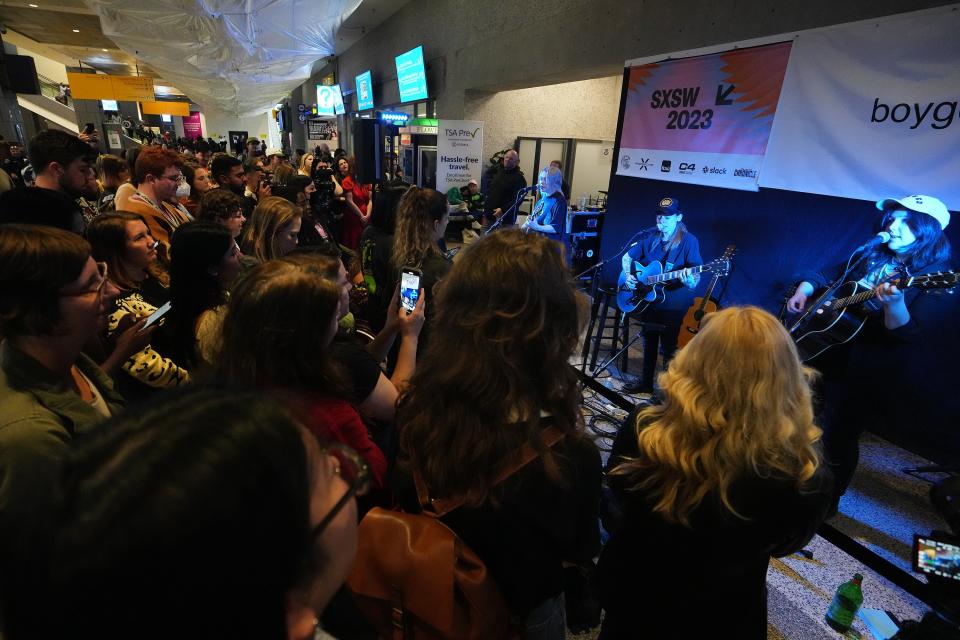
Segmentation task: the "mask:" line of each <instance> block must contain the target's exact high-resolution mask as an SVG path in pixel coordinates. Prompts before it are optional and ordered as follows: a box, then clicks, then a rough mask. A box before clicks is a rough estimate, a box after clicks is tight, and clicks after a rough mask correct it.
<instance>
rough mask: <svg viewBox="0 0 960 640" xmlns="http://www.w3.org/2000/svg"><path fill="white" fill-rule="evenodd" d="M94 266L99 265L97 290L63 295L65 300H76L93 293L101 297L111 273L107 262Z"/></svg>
mask: <svg viewBox="0 0 960 640" xmlns="http://www.w3.org/2000/svg"><path fill="white" fill-rule="evenodd" d="M94 264H96V265H97V273H98V274H99V276H100V282H98V283H97V286H96V287H95V288H93V289H87V290H85V291H71V292H68V293H61V294H60V295H61V296H63V297H64V298H76V297H78V296H86V295H90V294H91V293H96V294H98V295H99V294H100V293H101V292H102V291H103V285H105V284H106V283H107V273H108V272H109V269H108V268H107V263H106V262H95V263H94Z"/></svg>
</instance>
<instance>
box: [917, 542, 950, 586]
mask: <svg viewBox="0 0 960 640" xmlns="http://www.w3.org/2000/svg"><path fill="white" fill-rule="evenodd" d="M913 568H914V570H915V571H919V572H922V573H926V574H927V575H934V576H940V577H941V578H950V579H951V580H960V547H958V546H957V545H955V544H951V543H950V542H947V541H945V540H936V539H934V538H927V537H924V536H914V542H913Z"/></svg>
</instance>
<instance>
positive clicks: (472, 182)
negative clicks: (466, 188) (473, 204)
mask: <svg viewBox="0 0 960 640" xmlns="http://www.w3.org/2000/svg"><path fill="white" fill-rule="evenodd" d="M467 184H468V185H470V184H476V185H477V186H480V185H479V184H477V181H476V180H475V179H474V178H470V182H468V183H467Z"/></svg>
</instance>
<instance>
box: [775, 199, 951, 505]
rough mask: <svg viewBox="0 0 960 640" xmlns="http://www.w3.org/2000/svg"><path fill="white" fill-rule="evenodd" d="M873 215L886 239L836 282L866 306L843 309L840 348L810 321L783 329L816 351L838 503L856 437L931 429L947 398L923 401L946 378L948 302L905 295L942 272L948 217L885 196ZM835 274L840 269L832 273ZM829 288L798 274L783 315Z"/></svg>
mask: <svg viewBox="0 0 960 640" xmlns="http://www.w3.org/2000/svg"><path fill="white" fill-rule="evenodd" d="M877 208H878V209H879V210H880V211H882V212H883V218H882V220H881V223H880V228H881V229H882V230H883V232H885V233H881V234H879V236H878V240H877V241H875V242H874V243H871V244H873V245H874V246H873V247H872V248H870V247H869V245H868V246H867V248H865V249H864V251H866V252H867V253H866V255H865V256H863V258H862V259H860V260H859V262H854V263H852V264H856V265H857V266H855V267H854V268H853V270H852V271H851V272H850V273H849V274H847V277H845V278H844V280H848V281H853V282H855V283H856V284H857V287H856V289H857V290H858V291H862V293H859V294H858V296H859V298H864V299H865V301H864V302H863V303H862V304H859V305H857V306H855V307H848V308H847V310H846V311H844V313H845V314H848V313H849V314H852V317H853V318H854V320H853V321H851V325H852V326H853V327H854V328H855V329H856V331H855V332H853V334H852V337H851V335H850V333H849V332H848V333H847V334H846V335H842V336H839V340H838V341H839V342H845V344H841V345H838V346H829V342H827V340H828V337H827V336H828V335H829V332H827V331H822V332H820V331H814V332H810V331H809V329H810V326H811V325H809V324H807V325H804V322H805V320H806V318H808V317H811V316H812V314H811V315H808V316H804V318H802V319H801V321H800V322H798V323H797V324H796V325H795V326H794V328H793V329H791V331H792V332H793V334H794V337H795V339H796V340H797V344H798V347H799V348H800V350H801V353H803V352H804V347H805V346H806V345H809V344H814V345H815V346H814V347H813V348H812V349H808V353H807V355H808V356H809V357H810V364H811V365H812V366H814V367H816V368H817V369H819V370H820V371H821V372H822V373H823V380H822V391H821V394H822V396H823V401H824V408H823V415H822V416H821V421H822V426H823V428H824V436H823V441H824V448H825V451H826V454H827V458H828V459H829V461H830V463H831V464H832V465H833V467H834V469H833V470H834V476H835V480H836V489H837V499H839V496H840V495H842V494H843V492H844V491H845V490H846V487H847V485H849V483H850V480H851V478H852V477H853V472H854V470H855V469H856V466H857V461H858V459H859V447H858V440H859V437H860V435H861V434H862V433H863V431H864V430H865V429H868V428H869V429H870V430H871V431H874V432H877V433H879V434H880V435H884V436H886V437H888V438H889V437H890V434H891V433H893V434H894V436H895V435H896V433H897V432H899V433H900V434H903V433H905V432H906V431H907V430H911V429H915V430H917V431H915V433H919V432H920V431H927V430H928V429H929V430H930V431H931V432H933V431H935V430H936V429H937V427H936V423H937V422H938V421H939V419H938V416H939V415H940V414H941V413H942V408H943V406H945V405H944V404H942V403H943V402H944V401H945V399H944V398H942V397H941V398H938V397H937V394H935V393H931V390H932V389H931V385H932V384H936V380H935V378H936V377H937V376H947V377H950V378H952V374H951V372H950V371H944V370H942V368H943V367H942V366H940V365H938V362H940V363H943V364H946V363H944V362H943V361H944V354H947V355H948V356H949V354H950V352H951V349H950V347H949V341H950V340H953V337H952V333H953V331H952V330H948V329H949V327H950V324H951V323H952V322H953V320H952V319H951V318H950V314H949V310H948V307H949V306H950V305H949V301H948V300H947V299H946V297H945V296H943V295H931V294H932V293H933V292H929V291H923V290H922V288H921V287H920V286H913V287H910V288H907V289H904V288H903V287H904V286H905V285H910V284H912V283H913V281H914V279H915V280H916V281H918V282H920V281H924V275H925V274H936V273H937V272H941V271H949V269H950V242H949V241H948V240H947V237H946V235H945V234H944V229H945V228H946V227H947V225H948V224H949V222H950V213H949V211H947V208H946V206H944V204H943V203H942V202H941V201H940V200H938V199H936V198H933V197H931V196H907V197H905V198H902V199H900V200H895V199H891V198H887V199H884V200H880V201H878V202H877ZM858 257H859V256H856V255H855V256H854V257H853V260H854V261H856V260H857V258H858ZM843 271H844V267H843V265H841V266H840V268H839V269H837V274H839V273H843ZM834 277H836V274H835V276H834ZM914 277H915V278H914ZM891 280H896V281H897V282H899V283H900V285H901V286H899V287H898V286H897V284H895V283H893V282H891ZM949 281H950V280H949V279H948V282H949ZM830 282H831V280H830V279H828V278H826V277H825V276H824V275H823V274H822V273H819V272H815V271H809V272H805V273H803V274H802V276H801V282H800V284H799V285H798V286H797V290H796V292H795V293H794V294H793V296H792V297H791V298H790V299H789V300H788V301H787V309H788V311H790V312H792V313H802V312H804V311H806V310H808V307H809V303H811V302H812V301H811V296H813V294H814V291H815V290H818V289H821V288H823V287H826V286H828V285H829V284H830ZM851 286H852V285H851ZM848 291H849V290H848ZM838 298H839V297H838ZM859 298H858V299H859ZM839 299H840V300H842V299H843V298H839ZM863 318H865V322H864V323H863V324H862V328H860V322H861V320H862V319H863ZM812 321H814V320H812ZM954 368H955V367H954ZM938 369H940V370H939V371H938ZM921 453H922V452H921ZM928 455H929V454H928Z"/></svg>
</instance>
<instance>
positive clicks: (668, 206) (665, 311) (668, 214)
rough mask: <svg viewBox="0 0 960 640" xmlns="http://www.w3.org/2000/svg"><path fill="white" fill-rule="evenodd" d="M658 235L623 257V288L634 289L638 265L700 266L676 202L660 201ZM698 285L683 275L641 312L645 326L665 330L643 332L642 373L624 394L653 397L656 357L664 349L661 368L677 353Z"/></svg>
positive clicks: (697, 244) (696, 275) (697, 277)
mask: <svg viewBox="0 0 960 640" xmlns="http://www.w3.org/2000/svg"><path fill="white" fill-rule="evenodd" d="M656 212H657V233H654V234H652V235H649V236H647V237H645V238H643V239H642V240H640V241H639V242H637V243H636V244H635V245H634V246H632V247H630V248H629V249H627V251H626V253H624V254H623V259H622V266H623V272H624V274H625V275H626V279H625V285H626V286H627V288H629V289H636V287H637V284H638V283H637V278H636V277H635V275H634V274H635V273H636V268H637V265H638V264H639V265H648V264H650V263H651V262H654V261H656V262H660V263H661V264H662V265H663V269H664V271H673V270H676V269H687V268H689V267H697V266H700V265H702V264H703V259H702V258H701V257H700V242H699V241H698V240H697V238H696V236H694V235H693V234H692V233H690V232H689V231H688V230H687V227H686V225H684V224H683V222H682V220H683V211H682V210H681V209H680V203H679V202H678V201H677V199H676V198H670V197H667V198H662V199H661V200H660V203H659V204H658V205H657V210H656ZM699 282H700V274H699V273H692V274H684V275H682V276H681V277H680V278H678V279H677V280H673V281H672V282H669V283H667V284H666V285H665V286H664V290H665V294H666V295H665V299H664V300H663V301H661V302H658V303H656V304H653V305H651V306H649V307H647V308H646V310H645V311H643V312H642V315H641V318H642V320H643V321H644V322H650V323H654V324H658V325H662V326H663V327H664V329H663V330H662V331H660V330H644V334H643V373H642V375H641V377H640V378H638V379H637V380H635V381H634V382H629V383H627V384H625V385H624V386H623V390H624V391H626V392H627V393H653V383H654V381H655V380H654V379H655V374H656V371H657V356H658V354H659V350H660V346H661V345H662V346H663V361H664V364H666V363H667V362H669V361H670V358H672V357H673V353H674V352H675V351H676V350H677V335H678V334H679V333H680V323H681V322H682V321H683V315H684V313H685V312H686V310H687V308H688V307H689V306H690V304H691V303H692V302H693V293H692V290H693V289H695V288H696V286H697V284H698V283H699Z"/></svg>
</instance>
